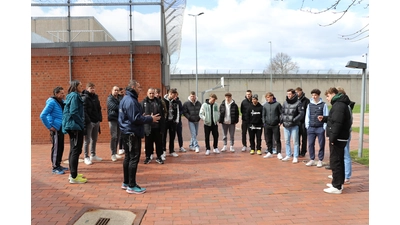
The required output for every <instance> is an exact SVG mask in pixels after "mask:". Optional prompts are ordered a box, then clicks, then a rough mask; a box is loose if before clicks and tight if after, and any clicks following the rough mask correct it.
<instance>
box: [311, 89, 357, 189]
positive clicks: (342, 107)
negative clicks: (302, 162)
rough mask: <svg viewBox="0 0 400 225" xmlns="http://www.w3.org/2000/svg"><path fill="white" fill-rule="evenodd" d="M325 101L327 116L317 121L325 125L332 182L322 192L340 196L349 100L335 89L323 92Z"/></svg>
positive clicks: (347, 128)
mask: <svg viewBox="0 0 400 225" xmlns="http://www.w3.org/2000/svg"><path fill="white" fill-rule="evenodd" d="M325 96H326V99H327V100H328V102H330V103H331V105H332V108H331V110H330V111H329V116H323V115H319V116H318V120H319V121H321V122H326V123H327V129H326V135H327V136H328V139H329V149H330V159H329V163H330V166H331V169H332V182H331V183H328V184H327V186H328V188H325V189H324V192H326V193H329V194H341V193H342V191H343V183H344V179H345V166H344V148H345V147H346V144H347V142H348V140H349V137H350V128H351V122H352V121H351V112H350V110H349V105H350V99H349V97H348V96H347V95H345V94H342V93H339V91H338V90H337V89H336V88H335V87H331V88H329V89H328V90H326V92H325Z"/></svg>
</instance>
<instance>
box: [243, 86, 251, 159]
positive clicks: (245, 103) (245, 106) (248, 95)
mask: <svg viewBox="0 0 400 225" xmlns="http://www.w3.org/2000/svg"><path fill="white" fill-rule="evenodd" d="M251 97H252V92H251V90H247V91H246V96H245V98H244V99H243V101H242V103H241V104H240V113H241V114H242V145H243V147H242V152H244V151H246V149H247V137H246V136H247V132H248V131H247V129H248V123H247V120H246V116H245V114H246V111H247V109H248V108H249V106H250V105H251V104H253V103H252V102H251Z"/></svg>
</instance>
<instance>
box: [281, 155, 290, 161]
mask: <svg viewBox="0 0 400 225" xmlns="http://www.w3.org/2000/svg"><path fill="white" fill-rule="evenodd" d="M289 160H290V156H285V158H283V159H282V162H286V161H289Z"/></svg>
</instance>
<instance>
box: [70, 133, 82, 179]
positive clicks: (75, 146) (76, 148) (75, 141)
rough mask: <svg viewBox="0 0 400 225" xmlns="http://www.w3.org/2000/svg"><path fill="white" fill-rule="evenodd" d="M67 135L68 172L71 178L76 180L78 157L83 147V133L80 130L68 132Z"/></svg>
mask: <svg viewBox="0 0 400 225" xmlns="http://www.w3.org/2000/svg"><path fill="white" fill-rule="evenodd" d="M68 134H69V146H70V150H69V158H68V161H69V172H70V174H71V177H72V178H74V179H75V178H76V176H77V175H78V163H79V156H80V155H81V153H82V147H83V131H81V130H74V131H68Z"/></svg>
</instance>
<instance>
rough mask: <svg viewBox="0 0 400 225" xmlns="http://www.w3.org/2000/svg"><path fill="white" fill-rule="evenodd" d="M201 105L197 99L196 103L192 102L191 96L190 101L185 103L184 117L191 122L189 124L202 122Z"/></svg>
mask: <svg viewBox="0 0 400 225" xmlns="http://www.w3.org/2000/svg"><path fill="white" fill-rule="evenodd" d="M200 108H201V103H200V102H199V101H197V98H196V100H195V102H194V103H192V101H190V96H189V98H188V100H187V101H186V102H185V103H183V116H184V117H186V119H188V120H189V122H199V121H200V116H199V112H200Z"/></svg>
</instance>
